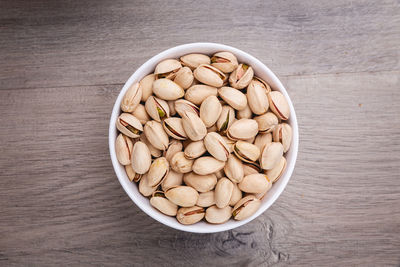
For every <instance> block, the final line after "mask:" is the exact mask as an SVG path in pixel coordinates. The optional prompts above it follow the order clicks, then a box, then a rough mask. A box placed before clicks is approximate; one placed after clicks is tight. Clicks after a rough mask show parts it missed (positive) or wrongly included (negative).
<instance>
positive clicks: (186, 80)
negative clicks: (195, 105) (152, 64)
mask: <svg viewBox="0 0 400 267" xmlns="http://www.w3.org/2000/svg"><path fill="white" fill-rule="evenodd" d="M193 79H194V76H193V72H192V71H191V70H190V68H188V67H183V68H181V69H180V70H179V71H178V72H177V73H176V76H175V79H174V82H175V83H176V84H178V85H179V86H180V87H182V88H183V89H187V88H189V87H190V86H191V85H192V83H193Z"/></svg>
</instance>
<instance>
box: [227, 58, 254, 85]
mask: <svg viewBox="0 0 400 267" xmlns="http://www.w3.org/2000/svg"><path fill="white" fill-rule="evenodd" d="M253 76H254V71H253V68H252V67H250V66H249V65H246V64H240V65H239V66H238V67H237V68H236V69H235V70H234V71H233V72H232V73H231V75H230V76H229V84H230V85H231V86H232V87H233V88H236V89H243V88H245V87H246V86H247V85H249V83H250V82H251V80H252V79H253Z"/></svg>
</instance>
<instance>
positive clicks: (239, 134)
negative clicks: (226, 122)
mask: <svg viewBox="0 0 400 267" xmlns="http://www.w3.org/2000/svg"><path fill="white" fill-rule="evenodd" d="M257 133H258V124H257V122H256V121H255V120H252V119H240V120H237V121H235V122H233V123H232V125H231V127H229V130H228V133H227V136H228V138H230V139H234V140H247V139H250V138H253V137H254V136H256V135H257Z"/></svg>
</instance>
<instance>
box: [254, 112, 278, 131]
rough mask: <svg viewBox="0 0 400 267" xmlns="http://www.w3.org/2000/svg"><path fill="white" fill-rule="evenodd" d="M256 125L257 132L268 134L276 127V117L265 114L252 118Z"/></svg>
mask: <svg viewBox="0 0 400 267" xmlns="http://www.w3.org/2000/svg"><path fill="white" fill-rule="evenodd" d="M254 120H255V121H256V122H257V124H258V131H259V132H260V133H270V132H272V131H273V130H274V128H275V126H277V125H278V117H276V116H275V114H274V113H272V112H267V113H265V114H263V115H260V116H256V117H254Z"/></svg>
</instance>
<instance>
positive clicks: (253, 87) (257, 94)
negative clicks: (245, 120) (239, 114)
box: [246, 79, 269, 115]
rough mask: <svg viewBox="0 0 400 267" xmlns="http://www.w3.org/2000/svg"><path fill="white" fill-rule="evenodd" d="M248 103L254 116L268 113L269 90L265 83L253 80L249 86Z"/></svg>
mask: <svg viewBox="0 0 400 267" xmlns="http://www.w3.org/2000/svg"><path fill="white" fill-rule="evenodd" d="M246 95H247V101H248V103H249V107H250V109H251V111H252V112H253V113H254V114H257V115H261V114H264V113H265V112H267V111H268V108H269V102H268V96H267V90H266V88H265V86H264V84H263V83H261V82H260V81H258V80H257V79H253V80H252V81H251V82H250V84H249V86H247V93H246Z"/></svg>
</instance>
